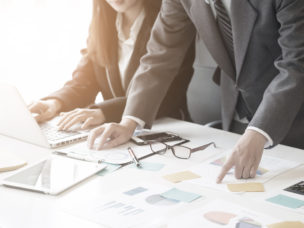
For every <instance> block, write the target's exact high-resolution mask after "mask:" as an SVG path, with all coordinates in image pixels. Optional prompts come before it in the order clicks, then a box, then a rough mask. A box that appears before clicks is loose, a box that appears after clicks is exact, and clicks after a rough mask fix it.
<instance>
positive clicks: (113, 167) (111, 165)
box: [97, 164, 121, 176]
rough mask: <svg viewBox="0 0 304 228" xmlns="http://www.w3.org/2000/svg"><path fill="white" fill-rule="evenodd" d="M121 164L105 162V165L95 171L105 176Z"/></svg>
mask: <svg viewBox="0 0 304 228" xmlns="http://www.w3.org/2000/svg"><path fill="white" fill-rule="evenodd" d="M120 167H121V165H114V164H107V167H106V168H104V169H103V170H101V171H100V172H98V173H97V175H98V176H105V175H107V174H109V173H112V172H114V171H116V170H117V169H119V168H120Z"/></svg>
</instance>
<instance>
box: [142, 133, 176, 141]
mask: <svg viewBox="0 0 304 228" xmlns="http://www.w3.org/2000/svg"><path fill="white" fill-rule="evenodd" d="M137 137H138V138H140V139H142V140H143V141H149V140H156V139H168V138H172V137H174V135H170V134H168V133H166V132H160V133H155V134H148V135H139V136H137Z"/></svg>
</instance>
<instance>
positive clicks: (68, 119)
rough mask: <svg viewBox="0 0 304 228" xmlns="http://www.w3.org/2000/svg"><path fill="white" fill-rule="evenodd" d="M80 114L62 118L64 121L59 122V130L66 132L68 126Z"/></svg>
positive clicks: (71, 114)
mask: <svg viewBox="0 0 304 228" xmlns="http://www.w3.org/2000/svg"><path fill="white" fill-rule="evenodd" d="M77 116H78V114H76V113H70V114H68V115H67V116H64V117H62V118H63V119H62V120H60V123H59V122H58V124H57V126H58V129H59V130H65V128H66V126H67V125H68V124H69V123H70V122H71V121H72V120H73V119H75V118H76V117H77Z"/></svg>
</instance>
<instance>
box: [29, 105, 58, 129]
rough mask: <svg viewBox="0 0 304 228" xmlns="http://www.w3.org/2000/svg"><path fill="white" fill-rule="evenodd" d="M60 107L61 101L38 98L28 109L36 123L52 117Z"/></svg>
mask: <svg viewBox="0 0 304 228" xmlns="http://www.w3.org/2000/svg"><path fill="white" fill-rule="evenodd" d="M60 108H61V102H60V101H58V100H56V99H48V100H38V101H35V102H33V103H31V104H30V105H28V109H29V110H30V112H32V113H33V114H36V115H35V116H34V117H35V119H36V121H37V122H38V123H40V122H44V121H47V120H50V119H52V118H53V117H55V116H56V115H57V113H58V111H59V110H60Z"/></svg>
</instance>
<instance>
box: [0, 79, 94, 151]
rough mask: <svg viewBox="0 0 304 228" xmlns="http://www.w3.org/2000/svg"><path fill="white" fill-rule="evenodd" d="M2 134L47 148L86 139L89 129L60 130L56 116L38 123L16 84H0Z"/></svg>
mask: <svg viewBox="0 0 304 228" xmlns="http://www.w3.org/2000/svg"><path fill="white" fill-rule="evenodd" d="M0 105H1V110H0V134H2V135H5V136H9V137H13V138H16V139H19V140H22V141H25V142H29V143H32V144H36V145H39V146H42V147H47V148H56V147H59V146H64V145H67V144H70V143H73V142H77V141H80V140H85V139H86V138H87V136H88V134H89V133H88V131H76V130H74V131H73V130H71V131H58V130H57V126H56V122H57V120H56V118H55V119H53V120H51V121H48V122H46V123H43V124H42V125H40V126H39V125H38V123H37V122H36V120H35V119H34V117H33V116H32V114H31V112H30V111H29V110H28V108H27V106H26V104H25V102H24V101H23V99H22V97H21V95H20V94H19V92H18V91H17V89H16V88H15V87H14V86H11V85H8V84H0Z"/></svg>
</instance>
